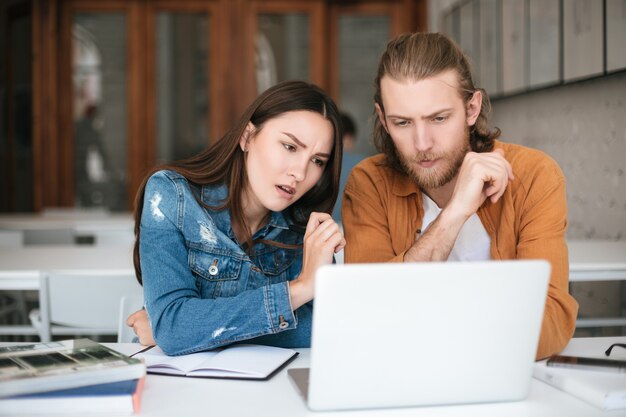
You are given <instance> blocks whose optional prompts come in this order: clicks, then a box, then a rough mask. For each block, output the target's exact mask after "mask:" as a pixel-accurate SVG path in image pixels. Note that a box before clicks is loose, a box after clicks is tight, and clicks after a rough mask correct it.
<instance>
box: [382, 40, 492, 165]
mask: <svg viewBox="0 0 626 417" xmlns="http://www.w3.org/2000/svg"><path fill="white" fill-rule="evenodd" d="M448 70H454V71H455V72H456V74H457V75H458V81H459V85H458V90H459V94H460V96H461V98H462V99H463V102H464V103H466V104H467V103H468V102H469V101H470V100H471V98H472V96H473V95H474V92H476V91H481V92H482V106H481V110H480V114H479V115H478V118H477V119H476V123H475V124H474V126H471V127H470V129H469V130H470V147H471V149H472V150H473V151H474V152H489V151H491V150H493V145H494V141H495V139H496V138H498V137H499V136H500V129H498V128H493V129H491V128H490V127H489V125H488V116H489V113H490V112H491V103H490V102H489V97H487V93H486V92H485V90H483V89H481V88H476V87H475V86H474V82H473V80H472V73H471V68H470V65H469V62H468V60H467V58H466V57H465V55H464V54H463V51H462V50H461V48H460V47H459V46H458V45H457V44H456V43H455V42H454V41H453V40H452V39H450V38H449V37H447V36H446V35H443V34H440V33H405V34H402V35H400V36H398V37H396V38H395V39H392V40H391V41H389V43H388V44H387V49H386V50H385V52H384V53H383V55H382V57H381V59H380V63H379V65H378V73H377V75H376V92H375V94H374V101H375V102H376V103H377V104H378V105H379V106H380V109H381V110H382V112H383V113H384V112H385V108H384V106H383V101H382V98H381V93H380V80H381V79H382V78H383V77H384V76H388V77H391V78H393V79H395V80H409V81H419V80H423V79H425V78H428V77H432V76H435V75H437V74H440V73H442V72H444V71H448ZM374 144H375V145H376V148H377V149H378V151H379V152H382V153H384V154H385V155H386V156H387V162H388V163H389V164H390V165H392V166H393V167H395V168H398V169H399V170H401V171H402V168H401V164H400V159H399V157H398V155H397V153H396V149H395V146H394V144H393V141H392V139H391V137H390V136H389V133H387V131H386V130H385V128H384V126H383V125H382V123H381V121H380V120H379V118H378V117H375V118H374Z"/></svg>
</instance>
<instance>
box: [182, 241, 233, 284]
mask: <svg viewBox="0 0 626 417" xmlns="http://www.w3.org/2000/svg"><path fill="white" fill-rule="evenodd" d="M242 261H243V259H242V258H241V257H240V256H236V255H234V254H232V253H228V252H227V251H223V250H219V249H217V250H212V249H210V248H202V249H196V248H190V249H189V267H190V268H191V270H192V271H193V272H195V273H196V274H197V275H198V276H200V277H201V278H203V279H205V280H207V281H213V282H219V281H231V280H235V279H237V278H238V277H239V274H240V273H241V263H242Z"/></svg>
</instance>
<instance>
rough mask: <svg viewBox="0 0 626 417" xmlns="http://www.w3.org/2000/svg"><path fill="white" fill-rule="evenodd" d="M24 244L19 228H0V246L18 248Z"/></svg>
mask: <svg viewBox="0 0 626 417" xmlns="http://www.w3.org/2000/svg"><path fill="white" fill-rule="evenodd" d="M23 245H24V233H23V232H22V231H21V230H0V248H19V247H20V246H23Z"/></svg>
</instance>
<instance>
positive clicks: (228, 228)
mask: <svg viewBox="0 0 626 417" xmlns="http://www.w3.org/2000/svg"><path fill="white" fill-rule="evenodd" d="M227 197H228V187H227V186H226V184H222V185H205V186H203V187H202V201H203V202H204V203H205V204H208V205H209V206H217V205H220V204H222V203H223V202H224V201H225V200H226V198H227ZM283 213H284V212H276V211H272V212H270V219H269V221H268V222H267V224H265V226H263V227H262V228H261V229H260V230H258V231H257V232H256V233H255V234H254V236H252V238H253V239H255V240H256V239H264V238H266V237H267V236H268V235H270V234H271V232H272V230H273V229H282V230H288V229H289V226H291V225H292V224H294V222H293V220H292V219H291V218H290V216H286V215H285V214H283ZM211 217H212V218H213V220H214V221H215V225H216V226H217V227H218V229H220V230H221V231H222V232H224V233H225V234H226V235H227V236H228V237H230V238H231V239H233V240H234V241H236V239H235V233H234V231H233V228H232V223H231V218H230V210H229V209H224V210H211Z"/></svg>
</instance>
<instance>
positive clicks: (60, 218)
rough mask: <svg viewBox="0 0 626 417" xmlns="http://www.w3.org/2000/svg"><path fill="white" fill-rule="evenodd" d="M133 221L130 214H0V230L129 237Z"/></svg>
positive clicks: (77, 235) (133, 225)
mask: <svg viewBox="0 0 626 417" xmlns="http://www.w3.org/2000/svg"><path fill="white" fill-rule="evenodd" d="M134 227H135V220H134V218H133V215H132V214H131V213H109V214H102V215H101V214H97V213H96V214H91V213H88V214H80V213H78V214H76V213H74V214H72V213H67V214H63V215H47V216H46V215H41V214H38V213H20V214H1V215H0V229H4V230H17V231H24V230H50V229H69V230H71V231H72V233H73V234H74V236H75V237H97V236H99V235H102V234H105V233H112V232H117V233H120V234H122V235H129V236H131V235H132V233H133V230H134Z"/></svg>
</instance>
